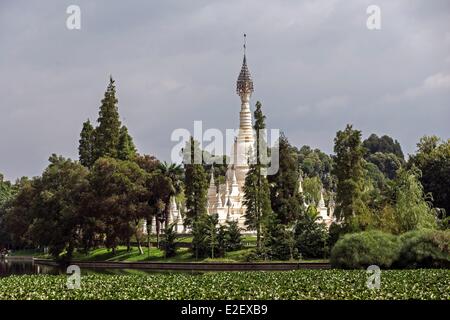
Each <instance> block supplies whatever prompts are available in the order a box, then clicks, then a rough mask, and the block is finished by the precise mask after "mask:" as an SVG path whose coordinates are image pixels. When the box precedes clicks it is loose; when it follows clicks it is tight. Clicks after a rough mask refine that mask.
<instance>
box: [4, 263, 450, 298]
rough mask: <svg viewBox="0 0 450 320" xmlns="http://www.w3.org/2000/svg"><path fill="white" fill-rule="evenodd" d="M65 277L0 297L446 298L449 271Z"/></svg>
mask: <svg viewBox="0 0 450 320" xmlns="http://www.w3.org/2000/svg"><path fill="white" fill-rule="evenodd" d="M66 282H67V277H66V276H65V275H60V276H51V275H31V276H9V277H4V278H0V299H12V300H17V299H152V300H167V299H176V300H181V299H194V300H196V299H199V300H205V299H263V300H264V299H268V300H272V299H286V300H290V299H292V300H302V299H349V300H350V299H369V300H371V299H388V300H392V299H419V300H429V299H433V300H434V299H443V300H449V299H450V270H444V269H440V270H431V269H429V270H425V269H418V270H383V271H382V273H381V286H380V288H379V289H368V288H367V287H366V282H367V274H366V271H365V270H296V271H285V272H277V271H274V272H263V271H255V272H216V273H214V272H210V273H204V274H200V275H192V274H187V273H155V274H147V275H105V274H91V275H86V276H82V278H81V288H80V289H78V290H68V289H67V288H66Z"/></svg>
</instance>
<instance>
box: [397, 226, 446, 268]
mask: <svg viewBox="0 0 450 320" xmlns="http://www.w3.org/2000/svg"><path fill="white" fill-rule="evenodd" d="M400 241H401V243H402V247H401V250H400V254H399V257H398V259H397V265H398V266H399V267H407V268H430V267H434V268H436V267H438V268H450V231H448V230H446V231H437V230H415V231H411V232H407V233H405V234H403V235H402V236H401V237H400Z"/></svg>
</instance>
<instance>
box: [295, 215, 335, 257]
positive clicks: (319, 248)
mask: <svg viewBox="0 0 450 320" xmlns="http://www.w3.org/2000/svg"><path fill="white" fill-rule="evenodd" d="M314 210H315V208H314ZM294 236H295V242H296V247H297V249H298V252H299V254H301V255H302V257H303V258H307V259H311V258H324V257H325V256H326V255H327V254H328V251H329V249H328V247H327V242H328V230H327V228H326V226H325V225H324V224H323V223H317V221H316V220H315V219H314V218H311V217H310V216H309V215H306V216H305V217H304V219H301V220H299V221H298V222H297V225H296V227H295V234H294Z"/></svg>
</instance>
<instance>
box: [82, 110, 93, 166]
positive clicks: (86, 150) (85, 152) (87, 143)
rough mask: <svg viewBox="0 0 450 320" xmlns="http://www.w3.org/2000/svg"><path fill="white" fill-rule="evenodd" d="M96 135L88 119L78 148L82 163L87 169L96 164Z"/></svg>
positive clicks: (84, 124)
mask: <svg viewBox="0 0 450 320" xmlns="http://www.w3.org/2000/svg"><path fill="white" fill-rule="evenodd" d="M94 134H95V130H94V127H93V126H92V124H91V122H90V121H89V119H88V120H87V121H86V122H85V123H83V129H82V130H81V133H80V144H79V147H78V154H79V159H80V163H81V164H82V165H83V166H85V167H87V168H90V167H92V165H93V164H94Z"/></svg>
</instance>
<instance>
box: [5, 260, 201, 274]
mask: <svg viewBox="0 0 450 320" xmlns="http://www.w3.org/2000/svg"><path fill="white" fill-rule="evenodd" d="M155 273H190V274H202V272H199V271H194V272H186V271H170V270H160V271H158V270H139V269H103V268H82V269H81V274H82V275H88V274H114V275H130V274H135V275H145V274H155ZM24 274H52V275H58V274H66V269H65V268H63V267H56V266H47V265H41V264H37V263H34V261H33V260H31V259H24V260H15V259H14V260H13V259H8V258H5V259H0V277H5V276H10V275H24Z"/></svg>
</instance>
